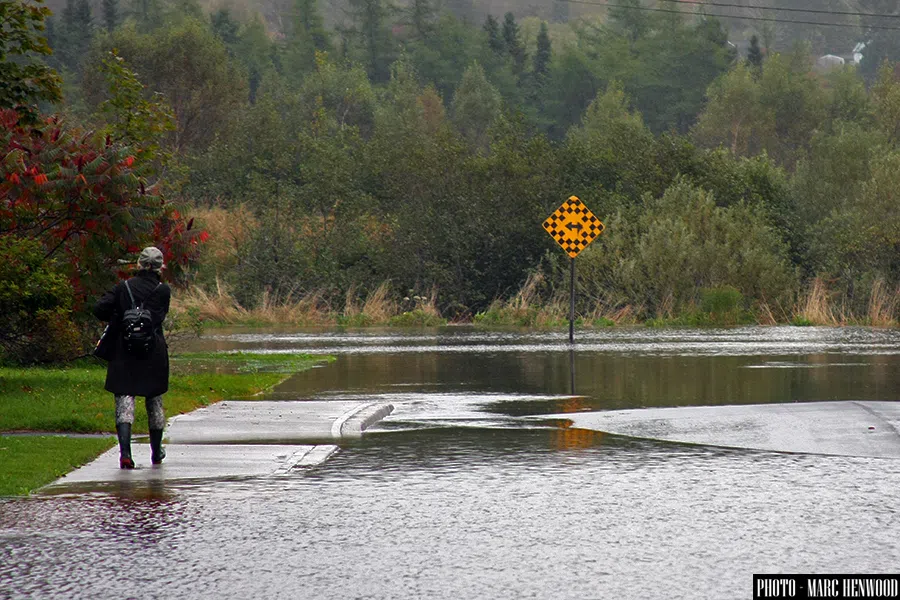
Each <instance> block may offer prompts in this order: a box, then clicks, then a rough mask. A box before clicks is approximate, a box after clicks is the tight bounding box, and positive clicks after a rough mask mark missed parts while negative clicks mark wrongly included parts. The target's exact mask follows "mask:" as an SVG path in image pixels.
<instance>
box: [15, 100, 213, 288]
mask: <svg viewBox="0 0 900 600" xmlns="http://www.w3.org/2000/svg"><path fill="white" fill-rule="evenodd" d="M138 151H139V149H135V148H130V147H128V146H124V145H121V144H117V143H115V142H110V140H108V139H105V138H104V137H102V136H98V135H94V134H91V133H88V132H85V131H83V130H80V129H78V128H74V127H68V126H66V125H65V124H63V123H62V122H61V121H60V120H59V119H58V118H55V117H53V118H49V119H47V121H46V122H45V123H44V124H43V126H41V127H37V128H35V127H24V126H21V125H20V124H19V121H18V115H17V113H16V112H15V111H12V110H0V152H2V156H0V236H6V235H14V236H19V237H28V238H33V239H37V240H39V241H40V242H41V244H42V245H43V247H44V250H45V252H46V258H47V259H48V260H49V259H54V258H59V259H61V260H62V262H63V263H64V266H65V271H66V273H67V275H68V277H69V281H70V282H71V284H72V286H73V288H74V290H75V294H76V302H78V303H79V304H80V303H82V302H84V300H85V299H86V298H87V297H89V296H93V295H96V294H97V293H99V292H101V291H102V290H103V289H105V288H106V287H107V286H109V285H110V284H111V283H112V282H113V281H114V280H115V278H116V276H117V273H118V274H121V273H119V270H120V269H121V267H120V264H119V262H118V261H119V260H120V259H125V260H128V261H134V260H136V258H137V257H136V256H135V253H137V252H138V251H139V249H140V248H142V247H144V246H148V245H155V246H157V247H159V248H160V249H161V250H162V251H163V254H164V256H165V258H166V263H167V264H168V265H169V269H170V270H169V272H168V278H169V279H170V280H172V279H175V280H177V279H178V278H179V277H180V276H181V275H182V274H183V273H184V269H185V267H187V266H188V265H189V264H190V262H191V261H192V260H193V259H194V258H195V257H196V255H197V251H198V247H197V245H198V242H202V241H204V240H205V239H206V238H207V237H208V236H207V234H206V232H199V231H196V230H189V226H188V222H187V221H186V220H185V218H184V217H183V216H182V215H181V214H180V213H179V212H178V211H177V210H176V209H175V208H174V207H173V206H172V205H171V204H170V203H166V201H165V200H164V199H163V198H161V197H160V196H158V195H157V194H155V193H154V191H153V189H152V188H151V187H150V186H148V185H147V183H146V181H145V179H144V177H143V175H144V174H143V173H142V172H141V170H140V167H139V166H138V165H140V163H138V165H136V164H135V160H134V154H135V153H136V152H138Z"/></svg>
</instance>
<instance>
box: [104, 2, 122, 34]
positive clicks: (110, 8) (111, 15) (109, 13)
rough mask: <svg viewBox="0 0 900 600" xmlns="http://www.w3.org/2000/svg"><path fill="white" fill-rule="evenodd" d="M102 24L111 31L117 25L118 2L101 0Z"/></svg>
mask: <svg viewBox="0 0 900 600" xmlns="http://www.w3.org/2000/svg"><path fill="white" fill-rule="evenodd" d="M103 24H104V25H105V26H106V31H112V30H113V29H115V28H116V26H117V25H118V24H119V0H103Z"/></svg>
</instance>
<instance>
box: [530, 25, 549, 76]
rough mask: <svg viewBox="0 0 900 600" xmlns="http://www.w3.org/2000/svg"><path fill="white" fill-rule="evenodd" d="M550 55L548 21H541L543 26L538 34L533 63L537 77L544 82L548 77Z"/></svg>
mask: <svg viewBox="0 0 900 600" xmlns="http://www.w3.org/2000/svg"><path fill="white" fill-rule="evenodd" d="M550 57H551V47H550V34H549V32H548V31H547V23H546V22H545V21H541V28H540V30H539V31H538V36H537V51H536V52H535V53H534V63H533V64H534V66H533V72H534V76H535V79H537V80H538V81H540V82H543V81H544V79H545V78H546V77H547V72H548V70H549V68H550Z"/></svg>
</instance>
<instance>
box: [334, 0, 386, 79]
mask: <svg viewBox="0 0 900 600" xmlns="http://www.w3.org/2000/svg"><path fill="white" fill-rule="evenodd" d="M392 11H393V8H392V7H391V6H389V5H388V4H387V3H386V0H350V18H351V20H352V23H353V25H352V26H351V27H350V28H348V29H344V35H345V36H348V37H349V38H350V39H351V40H352V41H354V42H355V45H356V49H357V51H358V52H359V53H360V56H361V58H362V62H363V64H365V65H366V72H367V73H368V74H369V79H371V80H372V81H373V82H375V83H384V82H386V81H388V79H390V64H391V62H393V49H392V47H391V33H390V31H389V30H388V28H387V19H388V16H389V15H390V13H391V12H392Z"/></svg>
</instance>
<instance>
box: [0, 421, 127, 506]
mask: <svg viewBox="0 0 900 600" xmlns="http://www.w3.org/2000/svg"><path fill="white" fill-rule="evenodd" d="M115 443H116V441H115V438H112V437H103V438H90V437H85V438H70V437H60V436H50V435H35V436H9V435H0V496H19V495H25V494H28V493H29V492H31V491H32V490H35V489H37V488H39V487H41V486H42V485H45V484H48V483H50V482H51V481H53V480H54V479H58V478H60V477H62V476H63V475H65V474H66V473H68V472H69V471H71V470H72V469H76V468H78V467H80V466H81V465H83V464H85V463H87V462H90V461H92V460H93V459H95V458H96V457H97V456H99V455H100V454H103V453H104V452H106V451H107V450H109V449H110V448H112V447H113V445H115Z"/></svg>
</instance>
